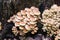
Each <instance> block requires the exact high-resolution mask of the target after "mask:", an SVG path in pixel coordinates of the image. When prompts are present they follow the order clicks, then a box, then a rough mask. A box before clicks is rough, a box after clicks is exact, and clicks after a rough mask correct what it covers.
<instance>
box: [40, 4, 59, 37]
mask: <svg viewBox="0 0 60 40" xmlns="http://www.w3.org/2000/svg"><path fill="white" fill-rule="evenodd" d="M41 21H42V24H43V28H42V29H43V30H44V31H47V33H48V34H49V35H50V36H52V35H53V34H57V33H56V31H57V30H58V29H59V27H60V6H57V5H56V4H54V5H53V6H52V7H51V8H50V9H46V10H45V11H44V12H43V14H42V19H41ZM59 31H60V30H59ZM59 34H60V33H59Z"/></svg>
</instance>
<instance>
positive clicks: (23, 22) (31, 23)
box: [8, 7, 40, 35]
mask: <svg viewBox="0 0 60 40" xmlns="http://www.w3.org/2000/svg"><path fill="white" fill-rule="evenodd" d="M38 20H40V11H39V9H38V8H36V7H31V8H25V9H24V10H21V11H20V12H18V13H17V14H16V15H13V16H12V17H10V19H9V20H8V22H11V21H12V22H13V23H14V24H15V26H14V27H13V28H12V31H13V33H14V34H15V35H17V34H19V35H25V34H26V33H28V32H31V33H32V34H34V33H36V32H37V30H38V27H37V24H36V23H37V21H38Z"/></svg>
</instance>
